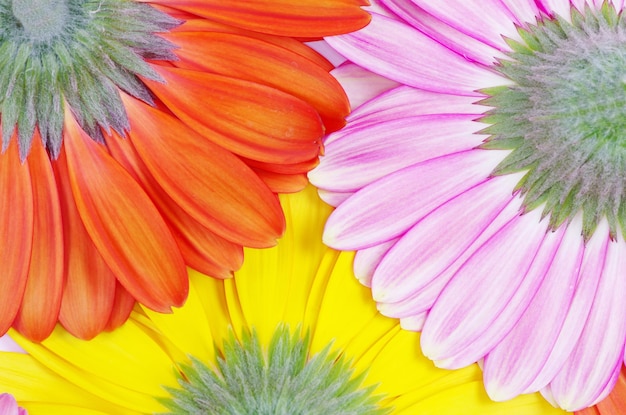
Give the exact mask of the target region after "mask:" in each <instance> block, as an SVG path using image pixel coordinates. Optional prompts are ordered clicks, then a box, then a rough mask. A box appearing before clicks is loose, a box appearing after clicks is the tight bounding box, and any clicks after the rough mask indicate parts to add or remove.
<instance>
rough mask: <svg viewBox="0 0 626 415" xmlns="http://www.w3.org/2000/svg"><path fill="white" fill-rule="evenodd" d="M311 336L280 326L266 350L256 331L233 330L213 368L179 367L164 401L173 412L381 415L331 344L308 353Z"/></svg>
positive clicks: (194, 414) (374, 399)
mask: <svg viewBox="0 0 626 415" xmlns="http://www.w3.org/2000/svg"><path fill="white" fill-rule="evenodd" d="M309 344H310V341H309V336H308V334H307V335H305V336H304V337H302V336H301V334H300V330H296V332H295V333H294V334H290V332H289V329H288V327H286V326H279V327H278V328H277V330H276V332H275V334H274V336H273V337H272V340H271V342H270V344H269V347H268V349H267V352H266V353H265V352H264V351H263V347H262V346H261V344H260V342H259V339H258V336H257V335H256V334H255V332H254V331H253V332H252V333H249V332H245V331H244V332H243V334H242V340H241V342H239V341H237V340H236V339H235V336H234V335H233V334H232V333H231V335H230V337H229V338H228V340H227V341H225V343H224V348H223V354H222V355H221V356H220V357H218V359H217V365H216V367H215V369H211V368H210V367H209V366H208V365H207V364H205V363H203V362H200V361H198V360H197V359H193V358H192V362H193V363H192V365H189V366H184V367H183V368H182V370H183V374H182V375H181V378H180V380H179V383H180V385H181V389H168V392H169V393H170V395H171V398H170V399H166V400H163V403H164V405H166V407H167V408H168V409H169V410H170V411H171V412H170V413H171V414H176V415H183V414H185V415H188V414H191V415H200V414H222V415H252V414H254V415H317V414H319V415H330V414H341V415H379V414H386V413H389V411H388V410H387V409H382V408H379V407H378V405H377V403H378V400H379V398H378V397H376V396H372V391H373V388H372V387H361V383H362V381H363V377H364V374H361V375H360V376H353V370H352V369H351V368H350V365H349V363H348V362H346V360H345V358H344V357H343V356H338V355H337V353H332V352H330V345H329V346H328V347H326V348H325V349H324V350H322V351H321V352H320V353H318V354H316V355H315V356H312V357H310V356H309Z"/></svg>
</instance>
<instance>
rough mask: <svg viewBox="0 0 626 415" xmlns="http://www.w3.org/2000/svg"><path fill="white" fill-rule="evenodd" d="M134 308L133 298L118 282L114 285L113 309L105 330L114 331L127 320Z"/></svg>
mask: <svg viewBox="0 0 626 415" xmlns="http://www.w3.org/2000/svg"><path fill="white" fill-rule="evenodd" d="M134 306H135V297H133V296H132V295H131V294H130V293H129V292H128V291H127V290H126V288H124V287H122V284H120V282H119V281H117V282H116V284H115V296H114V299H113V309H112V310H111V316H110V317H109V321H108V322H107V325H106V327H105V330H107V331H111V330H115V329H116V328H118V327H119V326H121V325H122V324H124V323H125V322H126V320H128V317H129V316H130V313H131V311H133V307H134Z"/></svg>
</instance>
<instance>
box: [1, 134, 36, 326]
mask: <svg viewBox="0 0 626 415" xmlns="http://www.w3.org/2000/svg"><path fill="white" fill-rule="evenodd" d="M0 189H2V191H1V192H0V235H1V238H0V264H2V276H1V277H0V333H2V334H4V333H6V331H7V330H8V329H9V327H11V324H12V323H13V319H14V318H15V316H16V315H17V312H18V309H19V307H20V303H21V301H22V296H23V295H24V290H25V288H26V279H27V275H28V267H29V263H30V255H31V249H32V242H33V190H32V185H31V176H30V172H29V170H28V164H27V163H23V164H22V163H20V156H19V153H18V145H17V137H15V136H14V137H13V138H12V139H11V141H10V143H9V147H8V149H7V150H6V151H5V152H4V154H1V155H0Z"/></svg>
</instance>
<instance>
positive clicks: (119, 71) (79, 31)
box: [0, 0, 180, 159]
mask: <svg viewBox="0 0 626 415" xmlns="http://www.w3.org/2000/svg"><path fill="white" fill-rule="evenodd" d="M179 24H180V22H179V21H178V20H176V19H173V18H172V17H170V16H169V15H167V14H165V13H162V12H160V11H158V10H156V9H155V8H153V7H151V6H149V5H147V4H142V3H139V2H135V1H131V0H0V91H2V92H0V114H1V116H2V147H3V151H4V150H6V148H7V147H8V144H9V140H10V139H11V137H12V135H13V133H14V132H15V131H16V129H17V137H18V142H19V148H20V154H21V156H22V159H24V158H25V157H26V156H27V154H28V152H29V151H30V146H31V144H32V140H33V134H34V132H35V128H36V127H37V128H38V130H39V133H40V135H41V138H42V140H43V143H44V145H45V146H46V148H47V149H48V152H49V153H50V155H51V156H52V157H53V158H56V157H57V156H58V154H59V151H60V149H61V145H62V137H63V116H64V109H65V106H66V105H69V107H70V109H71V111H72V113H73V114H74V117H76V119H77V120H78V122H79V123H80V125H81V127H82V128H83V129H84V130H85V131H86V132H87V133H88V134H89V135H90V136H91V137H92V138H93V139H94V140H96V141H100V142H102V141H103V136H102V131H103V130H104V131H106V132H109V131H110V130H111V129H113V130H115V131H117V132H118V133H119V134H122V135H124V134H125V132H126V131H127V130H128V118H127V115H126V112H125V110H124V106H123V104H122V101H121V98H120V95H119V94H120V90H121V91H124V92H126V93H128V94H130V95H132V96H134V97H136V98H139V99H141V100H143V101H145V102H148V103H150V104H153V101H152V97H151V94H150V92H149V91H148V89H147V88H146V86H145V85H144V84H143V83H142V81H141V79H140V77H144V78H147V79H153V80H160V78H159V76H158V75H157V73H156V72H155V71H154V70H153V69H152V67H151V66H150V65H149V64H148V63H147V62H146V60H147V59H156V60H174V59H176V56H175V55H174V54H173V52H172V49H173V48H174V45H172V44H171V43H170V42H167V41H166V40H164V39H163V38H161V37H158V36H157V35H155V33H159V32H165V31H168V30H170V29H172V28H174V27H176V26H177V25H179Z"/></svg>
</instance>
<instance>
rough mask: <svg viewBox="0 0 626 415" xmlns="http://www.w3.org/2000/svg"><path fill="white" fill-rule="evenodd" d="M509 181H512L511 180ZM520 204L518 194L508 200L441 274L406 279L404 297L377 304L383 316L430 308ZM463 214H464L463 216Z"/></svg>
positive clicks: (404, 314) (409, 313)
mask: <svg viewBox="0 0 626 415" xmlns="http://www.w3.org/2000/svg"><path fill="white" fill-rule="evenodd" d="M520 176H521V175H520ZM505 177H506V176H505ZM496 179H498V178H496ZM494 180H495V179H494ZM511 184H513V182H512V183H511ZM503 187H504V186H503ZM457 199H458V198H457ZM457 199H454V201H455V203H457V202H456V201H457ZM521 203H522V200H521V198H519V197H516V198H514V199H512V200H510V201H509V203H508V204H507V205H506V206H505V207H504V209H502V211H501V212H500V213H499V214H498V215H497V216H496V217H495V218H494V219H493V221H492V222H491V223H489V224H488V225H487V226H486V228H485V229H482V230H481V233H479V234H478V235H477V236H476V237H474V238H472V237H470V238H469V239H470V241H471V244H470V245H468V247H467V249H465V251H464V252H461V254H460V256H458V257H457V258H456V259H454V260H453V262H451V263H449V264H444V266H443V267H442V268H441V269H443V271H442V272H441V273H439V274H438V275H435V276H433V275H431V276H429V278H428V279H427V280H426V281H425V282H422V283H420V282H419V281H417V284H416V283H415V282H414V280H413V279H410V280H409V279H405V284H406V292H407V293H406V294H405V296H403V297H405V298H403V299H402V300H399V301H397V302H395V303H389V302H385V303H383V302H381V303H379V304H378V310H379V311H380V312H381V313H382V314H383V315H386V316H389V317H396V318H406V317H409V316H411V315H414V314H416V313H421V312H422V311H424V310H428V309H430V308H431V307H432V305H433V304H434V303H435V300H436V299H437V297H439V295H440V294H441V291H442V290H443V289H444V287H445V286H446V284H448V282H449V281H450V280H451V279H452V277H453V276H454V275H455V274H456V272H457V271H458V270H459V268H460V267H461V266H462V265H463V264H464V263H465V262H466V261H467V259H468V258H469V257H471V256H472V255H473V254H474V252H476V250H477V249H478V248H480V247H481V246H482V245H483V244H484V243H485V242H486V241H487V240H489V239H490V238H491V237H492V236H493V235H494V234H495V233H496V232H497V231H499V230H500V229H501V228H502V227H503V226H504V225H505V224H506V223H507V222H509V221H510V220H511V219H512V218H513V217H515V216H517V215H519V212H520V208H521ZM458 206H459V207H462V206H465V205H464V204H462V203H458ZM442 217H443V215H442ZM462 217H465V216H464V215H462ZM425 220H426V219H425ZM422 222H424V221H422ZM422 222H420V223H418V225H416V226H419V225H420V224H421V223H422ZM431 278H432V280H431ZM416 280H417V279H416ZM409 281H411V283H412V284H413V285H410V283H409Z"/></svg>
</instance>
